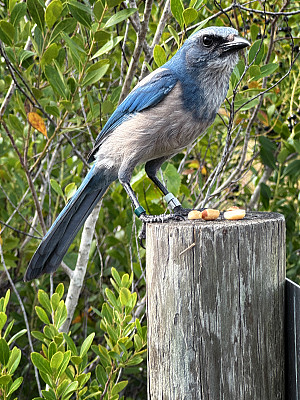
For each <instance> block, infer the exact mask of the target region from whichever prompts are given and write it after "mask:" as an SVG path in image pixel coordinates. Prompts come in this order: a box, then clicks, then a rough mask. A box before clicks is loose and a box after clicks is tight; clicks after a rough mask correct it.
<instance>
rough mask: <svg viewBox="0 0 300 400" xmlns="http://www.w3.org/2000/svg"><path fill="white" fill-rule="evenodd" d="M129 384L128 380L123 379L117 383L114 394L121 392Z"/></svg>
mask: <svg viewBox="0 0 300 400" xmlns="http://www.w3.org/2000/svg"><path fill="white" fill-rule="evenodd" d="M127 384H128V381H121V382H118V383H116V384H115V385H114V387H113V388H112V391H111V394H112V396H113V395H115V394H118V393H120V392H121V391H122V390H123V389H124V388H125V387H126V386H127Z"/></svg>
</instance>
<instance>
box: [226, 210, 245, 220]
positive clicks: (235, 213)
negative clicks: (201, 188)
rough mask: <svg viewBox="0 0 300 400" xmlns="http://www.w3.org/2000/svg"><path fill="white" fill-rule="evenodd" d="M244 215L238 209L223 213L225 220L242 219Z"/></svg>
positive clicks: (243, 211)
mask: <svg viewBox="0 0 300 400" xmlns="http://www.w3.org/2000/svg"><path fill="white" fill-rule="evenodd" d="M245 215H246V211H245V210H242V209H240V208H238V209H234V210H230V211H225V212H224V218H225V219H243V218H244V217H245Z"/></svg>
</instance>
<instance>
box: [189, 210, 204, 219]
mask: <svg viewBox="0 0 300 400" xmlns="http://www.w3.org/2000/svg"><path fill="white" fill-rule="evenodd" d="M201 218H202V212H201V211H199V210H192V211H190V212H189V213H188V219H201Z"/></svg>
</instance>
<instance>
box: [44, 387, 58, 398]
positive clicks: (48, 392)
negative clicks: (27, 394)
mask: <svg viewBox="0 0 300 400" xmlns="http://www.w3.org/2000/svg"><path fill="white" fill-rule="evenodd" d="M42 394H43V396H44V398H45V399H46V400H56V399H57V397H56V396H55V392H54V391H53V389H51V388H50V389H48V390H42Z"/></svg>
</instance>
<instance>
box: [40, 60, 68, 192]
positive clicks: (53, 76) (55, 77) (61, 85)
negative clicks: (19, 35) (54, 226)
mask: <svg viewBox="0 0 300 400" xmlns="http://www.w3.org/2000/svg"><path fill="white" fill-rule="evenodd" d="M45 75H46V77H47V79H48V81H49V83H50V85H51V86H52V88H53V90H54V91H55V92H56V93H57V94H58V95H60V96H61V97H62V98H64V99H66V98H67V95H66V91H67V87H66V84H65V82H64V81H63V79H62V77H61V75H60V74H59V72H58V70H57V69H56V68H54V67H52V66H50V65H46V67H45ZM54 190H55V189H54ZM61 193H62V192H61Z"/></svg>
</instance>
